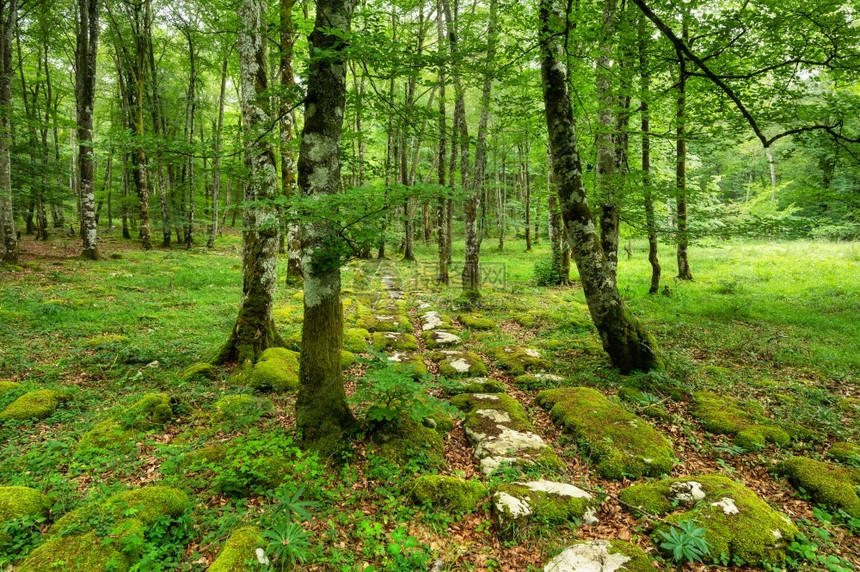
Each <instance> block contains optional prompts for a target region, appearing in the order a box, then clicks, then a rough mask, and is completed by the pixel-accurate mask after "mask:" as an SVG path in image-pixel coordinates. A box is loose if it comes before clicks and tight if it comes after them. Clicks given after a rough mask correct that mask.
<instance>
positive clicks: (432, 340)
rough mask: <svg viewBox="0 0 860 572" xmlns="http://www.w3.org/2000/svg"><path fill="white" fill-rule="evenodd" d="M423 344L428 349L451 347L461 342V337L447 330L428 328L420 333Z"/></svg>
mask: <svg viewBox="0 0 860 572" xmlns="http://www.w3.org/2000/svg"><path fill="white" fill-rule="evenodd" d="M421 337H422V338H423V339H424V345H426V346H427V347H428V348H430V349H435V348H453V347H456V346H459V345H461V344H462V343H463V340H462V338H460V336H458V335H457V334H455V333H453V332H449V331H448V330H428V331H426V332H423V333H422V334H421Z"/></svg>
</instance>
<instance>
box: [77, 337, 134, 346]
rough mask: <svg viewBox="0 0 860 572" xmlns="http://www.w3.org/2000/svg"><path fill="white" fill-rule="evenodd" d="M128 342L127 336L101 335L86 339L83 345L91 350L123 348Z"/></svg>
mask: <svg viewBox="0 0 860 572" xmlns="http://www.w3.org/2000/svg"><path fill="white" fill-rule="evenodd" d="M128 342H129V338H128V336H123V335H121V334H103V335H100V336H93V337H91V338H88V339H87V340H86V341H85V342H84V345H85V346H87V347H89V348H93V349H105V348H111V347H117V346H124V345H126V344H127V343H128Z"/></svg>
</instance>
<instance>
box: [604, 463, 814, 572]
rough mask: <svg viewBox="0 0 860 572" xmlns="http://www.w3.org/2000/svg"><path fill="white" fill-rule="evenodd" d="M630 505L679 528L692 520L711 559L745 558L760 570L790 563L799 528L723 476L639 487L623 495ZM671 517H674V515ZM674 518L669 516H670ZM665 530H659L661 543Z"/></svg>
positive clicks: (666, 481) (668, 480)
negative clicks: (790, 548) (788, 552)
mask: <svg viewBox="0 0 860 572" xmlns="http://www.w3.org/2000/svg"><path fill="white" fill-rule="evenodd" d="M619 496H620V498H621V500H622V501H624V502H625V503H628V505H631V506H633V507H639V508H640V509H641V510H642V511H644V512H646V513H649V514H656V515H658V516H664V517H665V520H667V521H668V522H671V523H674V524H678V523H681V522H686V521H690V520H695V521H696V523H697V524H698V525H699V526H701V527H703V528H704V529H705V540H706V541H707V542H708V544H709V545H710V547H711V548H710V550H711V554H712V555H713V556H714V557H715V558H718V557H720V556H721V555H726V556H728V557H729V558H732V557H739V558H742V559H743V561H744V562H746V563H747V564H750V565H753V566H758V565H761V564H763V563H765V562H770V563H779V562H782V561H783V560H784V559H785V548H786V546H788V544H789V543H790V542H791V541H792V540H793V539H794V536H795V535H796V534H797V528H796V527H795V526H794V524H793V523H792V522H791V520H789V518H788V517H786V516H785V515H783V514H782V513H780V512H778V511H776V510H774V509H773V508H771V507H770V506H769V505H768V504H767V503H766V502H765V501H764V500H762V499H761V498H759V497H758V496H757V495H756V494H755V493H754V492H753V491H751V490H750V489H748V488H746V487H745V486H743V485H742V484H740V483H738V482H735V481H733V480H731V479H729V478H727V477H724V476H722V475H716V474H710V475H698V476H689V477H682V478H679V479H664V480H661V481H657V482H654V483H645V484H639V485H633V486H632V487H628V488H626V489H624V490H623V491H621V493H620V495H619ZM670 513H671V514H670ZM666 515H668V516H666ZM665 528H666V527H665V525H660V526H657V527H656V528H655V530H654V537H655V539H657V538H660V536H659V532H660V531H661V530H665Z"/></svg>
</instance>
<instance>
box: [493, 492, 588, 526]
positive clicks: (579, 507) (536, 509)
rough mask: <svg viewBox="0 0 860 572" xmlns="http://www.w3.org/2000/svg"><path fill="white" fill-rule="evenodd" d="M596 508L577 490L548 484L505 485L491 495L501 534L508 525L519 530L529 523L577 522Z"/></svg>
mask: <svg viewBox="0 0 860 572" xmlns="http://www.w3.org/2000/svg"><path fill="white" fill-rule="evenodd" d="M597 505H598V503H597V501H596V500H595V499H594V497H593V496H592V495H591V494H590V493H588V492H586V491H584V490H582V489H580V488H579V487H576V486H573V485H571V484H568V483H560V482H554V481H548V480H540V481H530V482H525V483H511V484H505V485H502V486H500V487H499V489H498V491H497V492H496V494H495V495H493V515H494V517H495V519H496V522H497V524H498V526H499V529H500V531H502V533H503V534H506V533H507V532H508V531H509V530H508V529H510V527H511V525H512V524H514V523H516V524H517V526H522V525H524V524H526V523H528V522H529V521H530V520H532V519H534V520H535V521H536V522H539V523H541V524H561V523H570V522H577V521H579V520H580V519H583V518H584V517H585V515H586V513H587V512H588V511H590V510H591V511H593V510H594V509H595V508H596V507H597Z"/></svg>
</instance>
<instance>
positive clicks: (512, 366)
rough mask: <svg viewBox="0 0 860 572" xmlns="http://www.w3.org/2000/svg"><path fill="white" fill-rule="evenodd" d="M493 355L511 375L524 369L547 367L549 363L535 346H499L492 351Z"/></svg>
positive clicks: (523, 371)
mask: <svg viewBox="0 0 860 572" xmlns="http://www.w3.org/2000/svg"><path fill="white" fill-rule="evenodd" d="M493 357H494V358H495V359H496V361H497V362H498V363H499V365H500V366H501V367H503V368H505V369H507V370H509V371H510V372H511V373H512V374H513V375H522V374H524V373H525V372H526V370H533V369H534V370H539V371H540V370H544V369H547V368H548V367H549V363H548V362H547V361H546V360H544V359H543V358H542V357H541V353H540V351H539V350H537V349H535V348H520V347H517V346H501V347H498V348H496V349H495V350H494V351H493Z"/></svg>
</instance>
